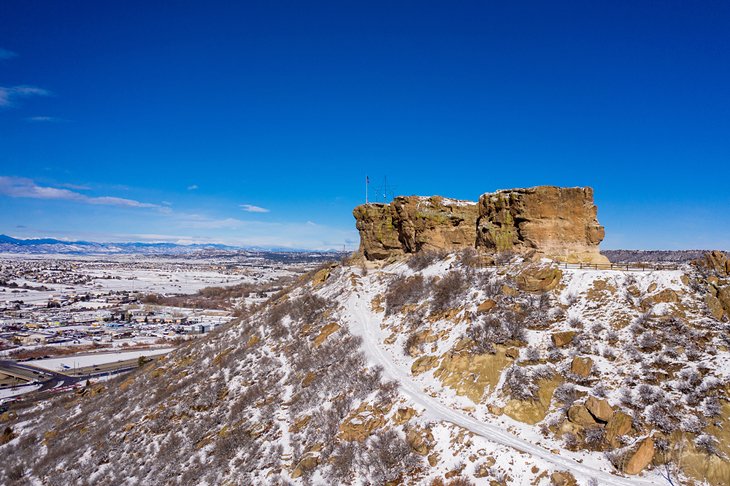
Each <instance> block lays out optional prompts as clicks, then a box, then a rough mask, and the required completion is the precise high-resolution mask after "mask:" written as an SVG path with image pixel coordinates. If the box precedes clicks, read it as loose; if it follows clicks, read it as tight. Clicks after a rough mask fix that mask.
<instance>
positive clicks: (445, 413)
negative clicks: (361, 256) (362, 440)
mask: <svg viewBox="0 0 730 486" xmlns="http://www.w3.org/2000/svg"><path fill="white" fill-rule="evenodd" d="M446 263H447V262H440V264H437V265H435V266H437V267H441V268H438V269H432V268H429V269H427V272H429V273H430V271H435V273H439V272H440V271H443V266H444V265H445V264H446ZM574 272H579V271H578V270H575V271H574ZM424 273H426V272H424ZM368 278H369V279H371V278H372V277H371V276H369V277H368ZM581 280H582V279H578V281H579V282H580V281H581ZM669 280H670V281H671V280H673V279H671V278H670V279H669ZM361 288H363V289H366V290H364V291H363V292H362V293H361V292H360V291H352V292H350V294H349V296H348V297H347V300H346V303H345V312H344V313H343V316H344V318H345V319H346V320H347V321H348V325H349V329H350V332H351V333H352V334H355V335H358V336H360V337H362V339H363V351H364V352H365V354H366V356H367V357H368V359H369V360H370V361H371V362H372V363H373V364H375V365H378V366H381V367H382V368H383V374H384V375H385V377H386V378H389V379H392V380H395V381H397V382H398V383H399V385H400V390H401V392H402V393H403V394H405V395H406V396H407V397H408V398H409V399H410V401H411V402H412V403H413V404H415V405H417V406H418V407H419V408H422V409H424V410H425V412H426V415H427V416H428V418H431V419H434V420H437V421H442V422H446V423H451V424H454V425H456V426H459V427H462V428H464V429H467V430H469V431H470V432H472V433H474V434H476V435H478V436H480V437H483V438H485V439H487V440H489V441H491V442H495V443H497V444H501V445H504V446H507V447H510V448H513V449H516V450H517V451H521V452H524V453H528V454H530V455H531V456H533V457H535V458H539V459H542V460H544V461H546V462H548V463H550V464H551V465H553V466H554V467H556V468H559V469H567V470H569V471H571V472H572V473H573V474H574V475H576V476H577V477H579V478H582V479H584V480H587V479H589V478H595V479H598V480H599V481H600V484H606V485H649V484H663V483H664V479H663V478H662V477H661V476H660V475H658V474H657V473H651V472H649V473H646V474H645V475H644V476H643V477H632V478H623V477H620V476H617V475H615V474H613V473H612V472H610V470H611V466H610V465H609V464H608V462H607V461H606V460H602V459H600V460H599V459H598V458H596V457H595V456H591V455H586V454H581V453H571V452H569V451H565V450H563V451H562V452H561V454H560V455H558V454H554V453H552V452H550V450H548V449H546V448H543V447H541V446H539V445H536V442H538V441H539V440H540V439H542V438H541V437H540V436H539V435H538V434H537V433H536V432H535V431H529V430H528V429H527V427H521V428H522V430H523V431H524V432H526V433H525V434H523V435H528V438H529V439H530V440H527V439H526V438H522V437H517V436H515V435H513V434H512V433H510V432H508V431H507V430H506V426H509V425H514V426H516V427H519V426H520V425H519V424H517V423H516V422H509V423H508V422H507V420H506V419H505V418H504V417H502V418H500V422H502V423H501V424H495V423H485V422H481V421H479V420H477V419H475V418H473V417H471V416H469V415H467V414H466V413H463V412H461V411H459V410H455V409H453V408H450V407H448V406H446V405H444V404H443V403H442V402H441V401H439V400H438V399H437V398H435V397H433V396H431V395H430V394H429V393H427V392H426V391H424V389H423V388H422V386H421V385H420V384H419V383H417V382H416V381H415V380H414V379H413V377H412V376H411V375H410V372H409V370H408V369H407V368H406V367H405V366H402V365H399V364H397V363H396V362H395V360H394V359H393V357H392V356H391V355H390V353H388V352H387V351H386V350H385V349H384V348H383V346H382V344H381V343H382V341H383V339H384V337H385V336H383V331H382V329H381V325H380V322H381V321H380V319H379V318H378V317H377V316H376V315H374V314H373V312H372V311H371V307H370V306H371V301H372V299H373V298H374V297H375V295H376V293H377V289H378V286H377V285H373V282H368V283H367V284H366V283H364V285H363V286H362V287H361ZM574 290H578V289H577V288H576V289H574ZM530 432H531V437H529V435H530Z"/></svg>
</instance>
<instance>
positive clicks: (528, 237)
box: [477, 186, 608, 263]
mask: <svg viewBox="0 0 730 486" xmlns="http://www.w3.org/2000/svg"><path fill="white" fill-rule="evenodd" d="M596 213H597V208H596V206H595V205H594V204H593V189H591V188H589V187H569V188H568V187H555V186H540V187H533V188H529V189H511V190H506V191H498V192H496V193H493V194H483V195H482V196H481V197H480V198H479V219H478V221H477V225H478V232H477V247H482V248H485V249H487V250H493V251H497V252H500V251H514V252H519V253H527V252H532V251H534V252H535V253H537V254H538V255H539V256H545V257H548V258H553V259H555V260H559V261H566V262H571V263H578V262H583V263H608V259H607V258H606V257H604V256H603V255H601V254H600V253H599V251H598V245H599V244H600V243H601V241H602V240H603V237H604V235H605V231H604V229H603V226H601V225H600V224H598V220H597V219H596Z"/></svg>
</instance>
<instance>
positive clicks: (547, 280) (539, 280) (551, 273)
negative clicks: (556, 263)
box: [515, 266, 563, 292]
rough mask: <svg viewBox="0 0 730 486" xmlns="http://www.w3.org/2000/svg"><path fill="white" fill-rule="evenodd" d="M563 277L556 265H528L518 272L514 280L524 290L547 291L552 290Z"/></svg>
mask: <svg viewBox="0 0 730 486" xmlns="http://www.w3.org/2000/svg"><path fill="white" fill-rule="evenodd" d="M561 278H563V272H562V271H561V270H560V269H559V268H556V267H550V266H540V267H528V268H526V269H524V270H523V271H522V272H520V273H519V274H518V275H517V277H516V279H515V281H516V282H517V287H519V289H520V290H522V291H524V292H548V291H550V290H553V289H554V288H555V287H557V286H558V284H559V283H560V279H561Z"/></svg>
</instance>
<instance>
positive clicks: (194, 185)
mask: <svg viewBox="0 0 730 486" xmlns="http://www.w3.org/2000/svg"><path fill="white" fill-rule="evenodd" d="M197 188H198V185H197V184H191V185H189V186H188V191H194V190H196V189H197Z"/></svg>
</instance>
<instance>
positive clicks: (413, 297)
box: [385, 275, 428, 315]
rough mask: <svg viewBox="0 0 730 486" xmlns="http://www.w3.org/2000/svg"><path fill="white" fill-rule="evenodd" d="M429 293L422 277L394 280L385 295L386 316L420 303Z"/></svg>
mask: <svg viewBox="0 0 730 486" xmlns="http://www.w3.org/2000/svg"><path fill="white" fill-rule="evenodd" d="M427 291H428V289H427V288H426V286H425V285H424V281H423V277H422V276H420V275H414V276H412V277H407V278H398V279H396V280H394V281H393V282H391V284H390V285H389V286H388V290H387V292H386V294H385V315H391V314H394V313H396V312H400V311H401V309H403V306H405V305H406V304H416V303H419V302H420V301H421V300H422V299H423V298H424V295H425V294H426V292H427Z"/></svg>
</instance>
